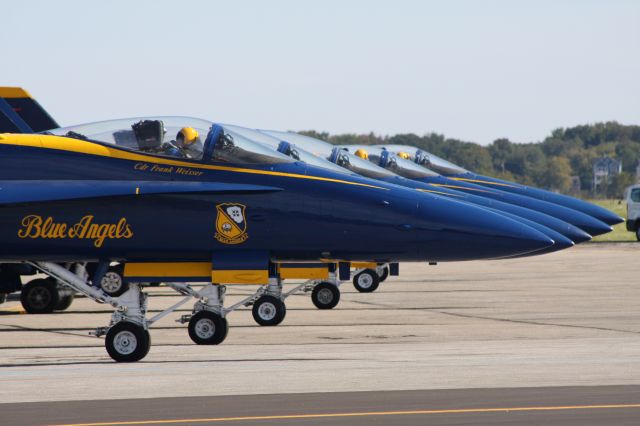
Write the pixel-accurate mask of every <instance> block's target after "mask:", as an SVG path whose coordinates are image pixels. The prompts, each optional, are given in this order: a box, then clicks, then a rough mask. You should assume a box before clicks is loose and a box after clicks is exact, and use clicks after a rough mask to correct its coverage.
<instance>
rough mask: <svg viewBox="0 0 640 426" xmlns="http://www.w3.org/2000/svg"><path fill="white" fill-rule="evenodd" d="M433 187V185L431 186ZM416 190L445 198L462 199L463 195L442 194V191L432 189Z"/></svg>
mask: <svg viewBox="0 0 640 426" xmlns="http://www.w3.org/2000/svg"><path fill="white" fill-rule="evenodd" d="M431 185H433V184H431ZM416 190H418V191H420V192H429V193H431V194H440V195H445V196H447V197H464V195H462V194H450V193H448V192H442V191H434V190H433V189H422V188H416Z"/></svg>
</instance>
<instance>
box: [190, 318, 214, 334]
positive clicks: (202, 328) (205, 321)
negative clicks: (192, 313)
mask: <svg viewBox="0 0 640 426" xmlns="http://www.w3.org/2000/svg"><path fill="white" fill-rule="evenodd" d="M194 328H195V332H196V335H197V336H198V337H199V338H201V339H210V338H211V337H212V336H213V335H214V334H216V325H215V324H214V323H213V321H211V320H210V319H209V318H202V319H201V320H200V321H198V322H197V323H196V325H195V327H194Z"/></svg>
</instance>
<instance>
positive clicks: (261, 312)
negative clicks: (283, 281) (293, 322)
mask: <svg viewBox="0 0 640 426" xmlns="http://www.w3.org/2000/svg"><path fill="white" fill-rule="evenodd" d="M251 313H252V314H253V319H254V320H255V322H257V323H258V324H260V325H263V326H273V325H278V324H280V323H281V322H282V321H283V320H284V317H285V316H286V315H287V307H286V306H285V304H284V302H283V301H282V300H280V299H278V298H277V297H274V296H262V297H260V298H259V299H258V300H256V301H255V302H254V304H253V308H252V309H251Z"/></svg>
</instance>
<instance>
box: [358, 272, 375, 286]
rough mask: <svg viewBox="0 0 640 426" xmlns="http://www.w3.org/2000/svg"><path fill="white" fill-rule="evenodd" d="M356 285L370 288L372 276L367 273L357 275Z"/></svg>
mask: <svg viewBox="0 0 640 426" xmlns="http://www.w3.org/2000/svg"><path fill="white" fill-rule="evenodd" d="M358 285H359V286H360V287H362V288H370V287H371V286H372V285H373V278H371V275H369V274H364V273H363V274H360V275H359V276H358Z"/></svg>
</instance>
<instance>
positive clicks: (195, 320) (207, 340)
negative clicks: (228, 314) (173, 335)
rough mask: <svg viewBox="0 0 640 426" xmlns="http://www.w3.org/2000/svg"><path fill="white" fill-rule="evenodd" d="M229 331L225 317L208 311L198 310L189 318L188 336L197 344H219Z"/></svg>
mask: <svg viewBox="0 0 640 426" xmlns="http://www.w3.org/2000/svg"><path fill="white" fill-rule="evenodd" d="M228 332H229V325H228V324H227V319H226V318H222V317H221V316H220V315H218V314H216V313H214V312H210V311H200V312H198V313H197V314H195V315H194V316H192V317H191V319H190V320H189V337H191V340H193V342H194V343H195V344H197V345H219V344H220V343H222V342H223V341H224V339H226V337H227V333H228Z"/></svg>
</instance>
